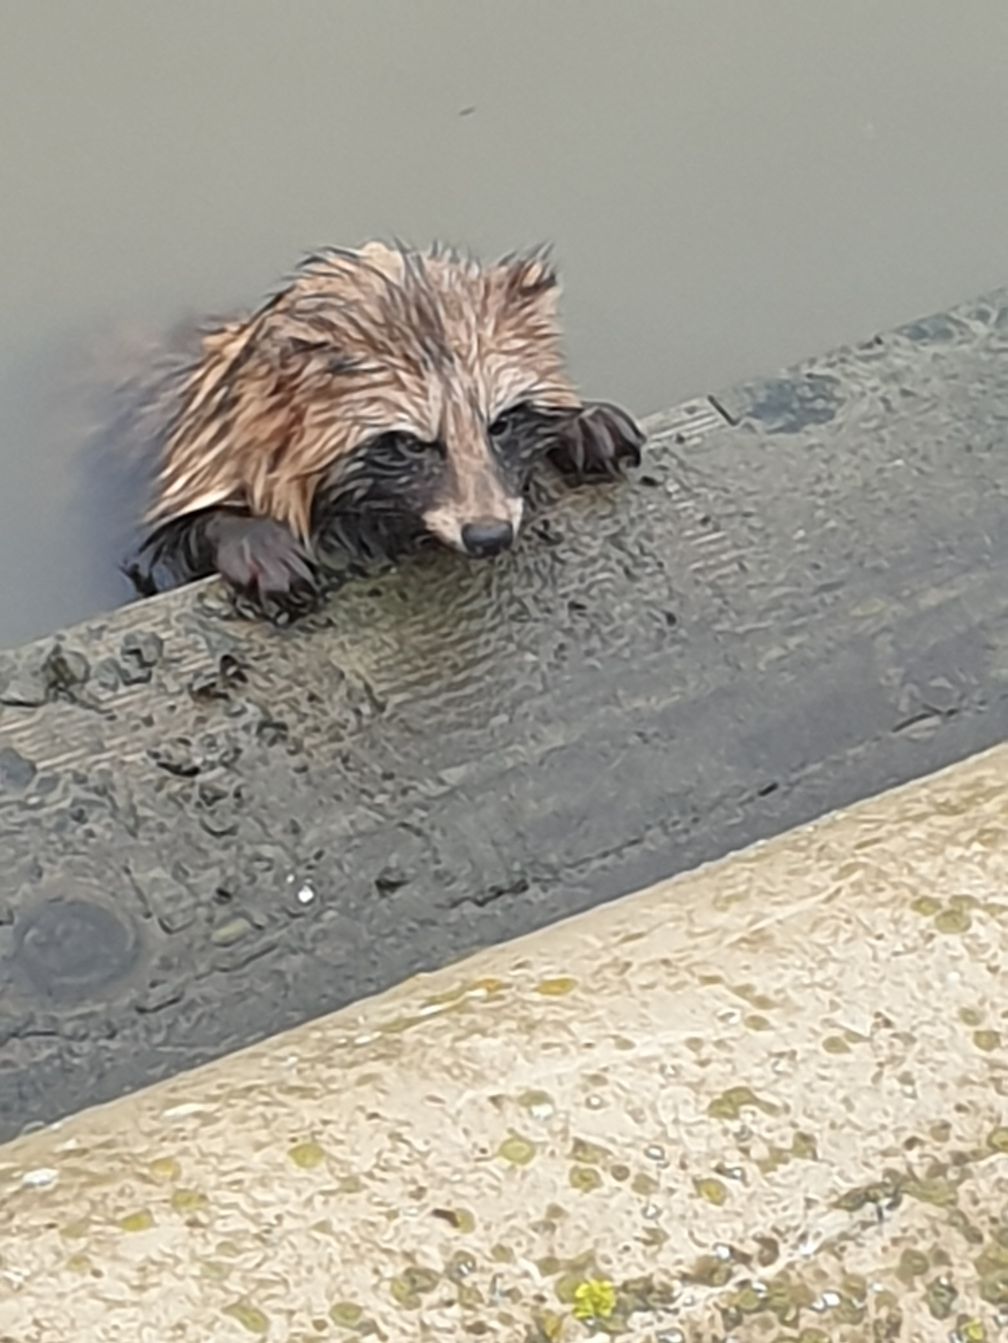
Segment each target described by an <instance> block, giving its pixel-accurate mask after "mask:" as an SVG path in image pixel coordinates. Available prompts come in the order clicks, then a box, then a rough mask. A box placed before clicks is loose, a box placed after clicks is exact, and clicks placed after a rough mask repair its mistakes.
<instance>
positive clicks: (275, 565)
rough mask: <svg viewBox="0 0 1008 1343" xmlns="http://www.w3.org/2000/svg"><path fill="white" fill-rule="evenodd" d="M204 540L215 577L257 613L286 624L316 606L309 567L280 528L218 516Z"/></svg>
mask: <svg viewBox="0 0 1008 1343" xmlns="http://www.w3.org/2000/svg"><path fill="white" fill-rule="evenodd" d="M207 534H208V539H209V540H210V542H211V543H212V545H213V548H214V560H215V567H216V569H217V572H218V573H219V574H220V575H221V577H222V578H223V579H224V580H225V581H226V582H227V583H228V584H230V586H231V587H232V588H234V589H235V591H236V592H237V593H238V595H239V596H240V597H242V598H244V599H245V600H246V601H248V602H249V603H251V605H252V607H253V608H254V609H255V610H256V611H257V612H258V613H260V614H262V615H265V616H268V617H270V618H276V617H280V618H282V619H286V620H292V619H294V618H296V617H297V616H301V615H306V614H308V612H310V611H312V610H314V609H315V607H316V606H317V605H318V603H319V599H320V593H319V582H318V575H317V573H316V570H315V566H314V564H313V563H312V560H311V558H310V557H309V555H308V552H307V551H306V550H305V548H304V546H303V545H302V544H301V543H300V542H299V541H298V539H297V537H296V536H294V534H293V533H292V532H291V531H290V530H289V529H288V528H287V527H284V526H283V525H282V524H281V523H278V522H274V521H273V519H272V518H251V517H246V516H243V515H242V514H237V513H233V514H225V513H223V512H221V513H219V514H218V515H217V516H216V517H215V518H214V519H213V521H212V523H211V524H210V525H209V526H208V528H207Z"/></svg>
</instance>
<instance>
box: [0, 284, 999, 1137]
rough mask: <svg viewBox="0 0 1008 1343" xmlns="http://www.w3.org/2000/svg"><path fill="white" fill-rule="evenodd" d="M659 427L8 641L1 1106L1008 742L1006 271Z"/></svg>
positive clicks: (208, 1049) (119, 1071)
mask: <svg viewBox="0 0 1008 1343" xmlns="http://www.w3.org/2000/svg"><path fill="white" fill-rule="evenodd" d="M651 428H652V432H653V443H652V448H651V451H650V454H649V457H648V460H647V463H646V465H645V468H644V469H643V471H642V472H641V473H640V475H639V478H638V481H637V483H636V485H632V486H626V487H617V488H614V489H602V490H589V491H582V492H578V493H569V494H563V495H560V496H557V497H555V498H551V499H549V500H547V501H546V503H545V505H544V511H543V513H542V515H541V518H540V521H539V522H538V523H537V524H536V525H535V527H533V528H532V529H531V530H530V531H529V532H528V533H527V534H526V536H525V538H524V541H523V544H522V546H521V547H520V549H519V551H518V552H517V553H516V554H515V555H514V556H512V557H509V558H508V559H507V560H505V561H502V562H500V563H495V564H493V565H484V566H472V565H466V564H465V562H464V561H462V560H457V559H455V558H453V557H451V556H449V555H447V554H443V555H435V556H430V557H427V558H425V559H422V560H418V561H417V562H415V563H411V564H409V565H406V566H404V567H403V568H401V569H400V570H399V571H397V572H395V573H391V574H385V575H381V576H379V577H376V578H374V579H368V580H364V581H360V582H357V583H352V584H350V585H349V586H347V587H345V588H344V589H343V590H342V591H341V592H340V593H339V594H338V595H337V596H336V598H335V599H334V601H333V602H332V604H331V606H330V607H329V608H328V609H327V610H326V611H325V612H324V613H323V614H322V615H320V616H319V617H318V618H314V619H313V620H311V621H310V622H308V623H306V624H305V625H304V626H299V627H295V628H293V629H292V630H288V631H282V630H275V629H272V628H263V627H260V626H256V625H252V624H248V623H245V622H242V621H240V620H236V619H229V618H228V617H229V615H230V614H231V613H230V612H229V610H228V607H227V604H226V603H225V602H223V601H222V598H221V594H220V592H219V590H218V589H217V588H216V587H214V586H212V585H210V586H204V587H201V588H200V589H198V590H195V591H192V592H189V593H185V594H180V595H174V596H172V597H169V598H165V599H158V600H157V601H156V602H153V603H150V604H146V605H141V606H138V607H134V608H129V609H126V610H122V611H120V612H117V613H115V614H114V615H111V616H109V617H108V618H107V619H104V620H99V621H94V622H91V623H90V624H87V625H84V626H81V627H80V628H77V629H73V630H70V631H68V632H67V633H66V634H65V635H64V636H62V637H61V638H60V639H59V640H57V641H51V640H50V641H47V642H44V643H40V644H37V645H33V646H30V647H28V648H25V649H21V650H18V651H17V652H16V653H12V654H9V655H4V656H3V657H2V658H0V974H2V976H3V983H4V986H5V991H4V993H3V996H2V998H0V1132H2V1133H3V1134H7V1135H10V1134H13V1133H14V1132H16V1131H18V1130H20V1129H22V1128H23V1127H24V1126H25V1125H26V1124H37V1123H39V1122H41V1121H46V1120H51V1119H53V1118H55V1117H57V1116H59V1115H62V1114H66V1113H69V1112H71V1111H73V1110H75V1109H77V1108H78V1107H80V1106H82V1105H84V1104H86V1103H88V1102H93V1101H98V1100H102V1099H105V1098H109V1097H113V1096H115V1095H118V1094H120V1093H122V1092H124V1091H126V1090H129V1089H131V1088H133V1087H135V1086H138V1085H140V1084H143V1083H146V1082H149V1081H152V1080H154V1079H156V1078H160V1077H165V1076H167V1075H169V1074H171V1073H173V1072H175V1071H176V1070H177V1069H179V1068H180V1067H183V1066H186V1065H190V1064H194V1063H198V1062H200V1061H203V1060H206V1059H210V1058H212V1057H215V1056H217V1055H220V1054H223V1053H226V1052H227V1051H229V1050H231V1049H234V1048H235V1047H237V1046H240V1045H243V1044H246V1043H248V1042H251V1041H253V1040H255V1039H258V1038H262V1037H264V1036H266V1035H268V1034H270V1033H271V1032H274V1031H277V1030H280V1029H282V1028H285V1027H288V1026H291V1025H293V1024H296V1023H298V1022H301V1021H303V1020H305V1019H306V1018H310V1017H312V1016H314V1015H316V1014H319V1013H322V1012H326V1011H329V1010H332V1009H334V1008H337V1007H339V1006H341V1005H343V1004H346V1003H348V1002H350V1001H352V1000H354V999H356V998H359V997H360V996H361V995H363V994H366V993H369V992H372V991H375V990H378V989H381V988H383V987H385V986H387V985H390V984H392V983H395V982H398V981H399V980H401V979H402V978H404V977H405V976H407V975H409V974H411V973H412V972H415V971H417V970H421V969H429V968H432V967H435V966H437V965H440V964H445V963H447V962H450V961H451V960H453V959H456V958H458V957H460V956H462V955H463V954H465V953H466V952H468V951H469V950H471V949H473V948H476V947H479V946H482V945H487V944H489V943H493V942H497V941H500V940H501V939H502V938H504V937H507V936H512V935H515V934H518V933H521V932H525V931H529V930H531V929H534V928H537V927H541V926H542V925H544V924H547V923H549V922H551V921H553V920H555V919H557V918H559V917H561V916H563V915H568V914H572V913H575V912H577V911H579V910H584V909H586V908H588V907H590V906H592V905H595V904H597V903H599V902H600V901H603V900H606V899H608V898H610V897H613V896H615V895H618V894H620V893H623V892H626V891H628V890H633V889H636V888H638V887H640V886H642V885H644V884H647V883H649V882H652V881H654V880H657V879H659V878H661V877H664V876H667V875H669V874H671V873H673V872H676V871H681V870H684V869H687V868H690V867H692V866H694V865H695V864H697V863H698V862H700V861H702V860H706V859H709V858H713V857H716V856H718V855H720V854H723V853H725V852H727V851H729V850H731V849H734V848H737V847H739V846H741V845H742V844H745V843H748V842H750V841H753V840H755V839H758V838H760V837H764V836H767V835H769V834H772V833H776V832H778V831H780V830H781V829H783V828H785V827H787V826H789V825H792V824H795V823H798V822H801V821H803V820H807V819H809V818H811V817H813V816H816V815H819V814H821V813H822V812H823V811H824V810H827V809H829V808H831V807H834V806H837V805H843V804H845V803H847V802H848V801H850V800H852V799H855V798H858V797H863V796H866V795H869V794H872V793H875V792H878V791H879V790H881V789H882V788H885V787H887V786H889V785H891V784H893V783H895V782H899V781H902V780H906V779H909V778H912V777H916V776H918V775H920V774H922V773H924V772H927V771H929V770H931V769H933V768H937V767H939V766H941V765H943V764H946V763H948V762H950V761H953V760H956V759H961V758H962V757H964V756H966V755H969V754H971V753H972V752H974V751H976V750H978V749H981V748H983V747H986V746H989V745H992V744H993V743H995V742H998V741H1000V740H1003V739H1004V738H1005V736H1006V735H1008V578H1006V560H1008V449H1006V434H1008V294H1004V293H1000V294H996V295H994V296H992V297H990V298H988V299H987V300H985V301H983V302H977V303H974V304H970V305H968V306H966V307H964V308H962V309H961V310H958V311H956V312H954V313H952V314H949V315H945V316H942V317H939V318H935V319H932V320H930V321H926V322H920V323H916V324H914V325H913V326H911V327H909V328H907V329H906V330H903V331H900V332H897V333H895V334H892V335H889V336H886V337H884V338H880V339H877V340H873V341H871V342H869V343H868V344H866V345H864V346H862V347H860V348H857V349H845V350H841V351H840V352H838V353H835V354H833V355H830V356H828V357H826V358H823V359H819V360H815V361H812V362H810V363H809V364H808V365H806V366H805V367H803V368H801V369H798V370H797V371H795V372H793V373H791V374H788V375H786V376H783V377H780V378H777V379H773V380H770V381H767V382H762V383H759V384H756V385H754V386H752V387H746V388H741V389H737V390H735V391H733V392H730V393H726V394H723V395H720V396H718V397H716V398H713V399H712V400H711V401H699V402H696V403H694V404H692V405H689V406H685V407H681V408H680V409H679V410H677V411H675V412H673V413H671V414H670V415H668V416H664V417H658V419H657V420H656V421H655V422H654V423H653V424H652V426H651Z"/></svg>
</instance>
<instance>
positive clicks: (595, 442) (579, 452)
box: [549, 401, 647, 484]
mask: <svg viewBox="0 0 1008 1343" xmlns="http://www.w3.org/2000/svg"><path fill="white" fill-rule="evenodd" d="M646 441H647V436H646V434H645V433H644V432H643V430H642V429H641V428H640V426H639V425H638V424H637V422H636V420H634V419H633V418H632V417H631V416H630V415H629V414H627V412H626V411H625V410H622V409H621V408H620V407H619V406H614V405H612V404H611V403H610V402H607V401H586V402H585V404H584V405H583V406H582V408H581V410H580V411H579V412H578V413H577V414H576V415H574V416H572V417H571V418H570V419H569V420H566V421H565V422H564V423H563V424H562V425H561V427H560V429H559V431H558V433H557V437H556V441H555V443H554V445H553V446H552V447H551V448H550V451H549V458H550V461H551V462H552V463H553V465H554V466H555V467H556V468H557V470H558V471H559V472H560V473H561V474H562V475H564V476H567V477H568V478H570V479H571V481H572V483H575V484H581V483H585V484H591V483H597V482H600V481H606V480H613V479H614V478H616V477H618V476H620V475H622V474H623V470H624V468H625V467H626V466H640V463H641V449H642V448H643V447H644V444H645V442H646Z"/></svg>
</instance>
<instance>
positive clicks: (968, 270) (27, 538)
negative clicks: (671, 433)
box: [0, 0, 1008, 644]
mask: <svg viewBox="0 0 1008 1343" xmlns="http://www.w3.org/2000/svg"><path fill="white" fill-rule="evenodd" d="M0 16H2V19H3V23H2V34H3V41H2V44H0V119H2V125H3V128H4V129H3V136H2V138H0V199H2V201H3V215H2V219H3V230H2V238H3V247H2V250H0V293H2V294H3V299H4V301H3V305H2V309H0V481H2V484H0V566H2V573H3V581H2V582H0V642H2V643H7V644H10V643H15V642H17V641H19V640H22V639H25V638H28V637H31V636H33V635H36V634H40V633H44V632H46V631H47V630H50V629H53V628H55V627H57V626H59V625H61V624H64V623H66V622H69V621H72V620H75V619H78V618H80V617H83V616H85V615H87V614H90V613H92V612H94V611H97V610H100V609H102V608H104V607H108V606H110V605H112V604H114V603H116V602H117V601H119V600H121V599H122V597H123V596H124V591H125V590H124V586H123V583H122V581H121V579H120V578H119V576H118V574H117V573H116V571H115V567H114V562H115V558H116V554H115V542H114V536H115V528H114V527H113V526H112V525H111V522H112V518H113V515H114V514H115V512H116V509H117V506H118V507H121V504H120V505H117V501H116V498H115V495H114V492H113V491H110V493H109V501H108V515H107V516H106V517H105V518H104V519H102V517H101V516H95V515H92V514H90V513H88V514H84V513H82V512H81V510H80V507H79V495H80V486H81V480H80V472H81V470H82V466H81V454H80V446H79V445H80V432H79V431H80V426H79V425H78V423H77V422H76V420H75V417H74V413H73V411H72V410H70V409H68V407H67V406H66V405H65V404H64V402H63V399H62V394H61V392H60V390H59V389H60V387H61V385H62V384H61V382H60V378H59V373H60V370H62V369H63V368H64V367H65V365H66V362H67V360H68V359H73V358H74V357H75V356H76V355H80V354H82V353H83V354H87V353H88V352H89V350H90V348H91V346H92V345H93V343H94V341H95V340H96V335H95V333H96V332H97V331H99V330H100V329H102V328H103V327H106V326H109V325H112V326H118V325H120V324H130V323H139V324H140V325H141V326H147V327H150V328H151V329H153V330H157V329H158V328H159V327H161V326H165V325H167V324H169V323H170V322H172V321H173V320H174V319H175V318H177V317H179V316H181V315H185V314H188V313H190V312H193V311H197V312H199V311H219V310H220V309H221V308H223V307H227V306H230V305H241V304H243V303H245V302H250V301H254V300H255V299H256V297H257V296H258V295H259V293H260V292H261V291H262V290H263V289H265V288H267V287H269V286H270V285H271V284H272V282H273V281H274V279H275V278H276V277H277V276H278V275H280V274H282V273H283V272H284V271H285V270H286V269H287V268H288V267H289V266H290V265H291V264H292V263H293V262H294V261H295V260H296V259H297V257H298V256H299V255H300V253H301V252H302V251H304V250H307V249H309V248H311V247H314V246H316V245H318V244H324V243H327V242H344V243H346V242H351V243H352V242H357V241H360V240H363V239H365V238H367V237H369V236H373V235H390V234H398V235H400V236H404V237H406V238H409V239H410V240H413V241H416V242H426V241H427V240H429V239H430V238H431V237H434V236H438V237H442V238H445V239H449V240H452V241H458V242H463V243H468V244H470V245H472V246H473V247H475V248H477V249H479V250H482V251H486V252H497V251H504V250H508V249H510V248H511V247H513V246H516V245H519V244H523V243H526V242H529V241H534V240H537V239H539V238H550V239H553V240H555V242H556V245H557V250H558V255H559V259H560V261H561V263H562V265H563V268H564V272H565V276H566V289H567V297H566V313H567V324H568V329H569V345H570V351H571V356H572V360H573V364H574V368H575V371H576V373H577V375H578V377H579V379H580V380H581V381H582V383H583V385H584V386H585V387H586V389H588V390H589V391H590V392H591V393H594V394H597V395H604V396H611V397H614V398H617V399H621V400H623V401H625V402H627V403H628V404H630V405H632V406H633V407H634V408H635V409H637V410H638V411H640V412H642V413H643V412H647V411H649V410H653V409H657V408H659V407H661V406H664V405H667V404H669V403H672V402H675V401H678V400H680V399H682V398H684V397H687V396H691V395H694V394H698V393H703V392H706V391H710V390H713V389H716V388H718V387H720V386H723V385H725V384H728V383H730V382H733V381H735V380H737V379H740V378H744V377H748V376H752V375H755V374H758V373H760V372H764V371H769V370H771V369H773V368H775V367H777V366H779V365H781V364H783V363H786V362H788V361H791V360H793V359H796V358H799V357H801V356H803V355H805V354H808V353H812V352H814V351H817V350H821V349H824V348H826V347H828V346H830V345H833V344H836V343H838V342H841V341H845V340H849V339H856V338H860V337H862V336H866V335H868V334H870V333H871V332H872V331H874V330H875V329H877V328H880V327H885V326H889V325H892V324H893V323H896V322H898V321H902V320H905V319H908V318H910V317H913V316H915V315H918V314H920V313H924V312H928V311H931V310H934V309H937V308H940V307H942V306H944V305H946V304H949V303H952V302H954V301H956V300H958V299H961V298H963V297H965V296H967V295H969V294H971V293H974V292H979V291H981V290H983V289H984V288H986V287H989V286H991V285H994V284H999V283H1002V282H1004V281H1005V280H1006V279H1008V227H1006V224H1008V139H1006V136H1005V126H1006V124H1008V81H1006V80H1005V77H1004V68H1005V59H1006V56H1008V7H1006V6H1005V5H1004V4H1003V0H973V3H972V4H970V5H969V6H965V7H954V6H950V5H948V4H947V3H943V2H942V0H888V2H887V3H886V4H885V5H881V4H878V3H876V2H873V0H844V3H843V4H837V3H835V0H830V2H829V3H827V0H763V3H761V4H754V3H752V0H674V2H670V3H664V4H663V3H659V2H658V0H622V2H621V3H619V4H615V3H611V0H610V2H608V3H607V2H606V0H551V2H550V3H549V4H543V3H542V0H507V2H506V3H501V0H425V3H423V4H416V3H407V0H395V2H393V0H386V3H382V4H375V3H374V0H340V2H339V3H336V2H335V0H298V3H297V4H282V3H280V2H279V0H213V3H212V4H207V3H206V0H172V2H171V3H167V0H166V2H165V3H160V4H158V3H154V0H146V3H140V4H138V3H136V0H89V3H88V4H86V5H84V4H80V5H69V4H66V3H65V2H64V0H33V2H32V3H31V4H26V3H23V0H6V3H4V4H3V5H2V7H0ZM103 488H104V487H103ZM106 524H108V525H106Z"/></svg>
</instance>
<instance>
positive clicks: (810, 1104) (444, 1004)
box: [0, 747, 1008, 1343]
mask: <svg viewBox="0 0 1008 1343" xmlns="http://www.w3.org/2000/svg"><path fill="white" fill-rule="evenodd" d="M1006 781H1008V747H1002V748H1000V749H998V750H995V751H993V752H991V753H989V754H987V755H986V756H983V757H981V758H977V759H974V760H971V761H968V762H966V763H965V764H962V765H958V766H956V767H954V768H953V769H951V770H950V771H948V772H947V773H945V774H942V775H939V776H937V777H934V778H931V779H929V780H927V781H926V782H918V783H916V784H913V785H910V786H909V787H908V788H906V789H905V790H901V791H898V792H896V793H891V794H889V795H887V796H884V797H881V798H878V799H876V800H874V801H871V802H868V803H864V804H862V805H860V806H859V807H857V808H855V809H853V810H852V811H850V812H849V813H848V814H846V815H840V816H835V817H832V818H829V819H827V820H825V821H822V822H819V823H816V824H814V825H812V826H810V827H808V828H806V829H803V830H799V831H797V832H793V833H791V834H788V835H785V836H782V837H780V838H778V839H776V840H773V841H770V842H769V843H767V844H765V845H763V846H762V847H758V848H755V849H752V850H749V851H747V852H745V853H743V854H741V855H737V856H735V857H733V858H729V859H728V860H726V861H724V862H722V863H719V864H717V865H714V866H711V867H709V868H707V869H706V870H704V871H701V872H699V873H696V874H693V875H690V876H688V877H685V878H681V879H680V880H678V881H676V882H673V883H664V884H662V885H660V886H657V887H655V888H653V889H651V890H649V891H645V892H642V893H640V894H638V895H635V896H632V897H629V898H628V899H626V900H623V901H619V902H616V903H614V904H611V905H608V906H606V907H605V908H603V909H599V910H595V911H592V912H591V913H589V914H586V915H583V916H581V917H579V918H577V919H574V920H571V921H568V922H566V923H564V924H561V925H559V926H555V927H553V928H551V929H549V930H547V931H546V932H544V933H539V934H536V935H534V936H532V937H529V938H526V939H524V940H523V941H520V942H517V943H514V944H511V945H509V946H505V947H500V948H497V949H494V950H492V951H489V952H484V953H481V954H480V955H478V956H476V957H474V958H473V959H471V960H469V961H467V962H465V963H464V964H461V965H458V966H457V967H455V968H452V969H446V970H442V971H440V972H438V973H437V974H435V975H433V976H430V977H421V978H418V979H415V980H413V981H412V982H410V983H408V984H406V985H403V986H401V987H400V988H398V989H395V990H393V991H392V992H390V993H388V994H387V995H386V996H384V997H382V998H378V999H374V1000H371V1001H369V1002H366V1003H363V1004H360V1005H359V1006H357V1007H355V1008H350V1009H347V1010H345V1011H344V1012H342V1013H339V1014H336V1015H335V1016H332V1017H329V1018H327V1019H324V1020H321V1021H318V1022H316V1023H314V1024H312V1025H309V1026H305V1027H301V1028H300V1029H298V1030H296V1031H293V1032H291V1033H290V1034H288V1035H285V1036H281V1037H279V1038H276V1039H274V1040H271V1041H269V1042H267V1043H266V1044H264V1045H259V1046H257V1047H255V1048H254V1049H251V1050H249V1051H246V1052H244V1053H239V1054H236V1055H233V1056H231V1057H230V1058H228V1059H225V1060H222V1061H219V1062H217V1063H215V1064H211V1065H209V1066H208V1067H206V1068H204V1069H202V1070H200V1071H197V1072H193V1073H189V1074H186V1075H183V1076H179V1077H176V1078H174V1079H173V1080H171V1081H170V1082H167V1083H163V1084H161V1085H159V1086H157V1087H155V1088H152V1089H150V1090H148V1091H146V1092H144V1093H141V1094H139V1095H137V1096H134V1097H130V1098H127V1099H125V1100H123V1101H119V1102H117V1103H115V1104H113V1105H110V1106H108V1107H105V1108H104V1109H97V1110H92V1111H90V1112H87V1113H84V1114H82V1115H78V1116H76V1117H74V1118H72V1119H70V1120H68V1121H66V1122H65V1123H64V1124H63V1125H61V1126H59V1127H58V1128H55V1129H50V1130H47V1131H45V1132H43V1133H38V1134H33V1135H31V1136H29V1137H26V1138H22V1139H19V1140H17V1141H16V1142H14V1143H12V1144H9V1145H8V1146H6V1147H2V1148H0V1203H2V1206H3V1208H4V1218H3V1221H2V1222H0V1321H2V1323H0V1337H2V1338H3V1339H4V1340H5V1343H6V1340H10V1341H11V1343H13V1340H16V1343H55V1340H63V1339H67V1340H70V1339H73V1340H80V1341H81V1343H89V1341H90V1340H95V1341H96V1343H98V1341H100V1343H120V1341H121V1343H137V1340H140V1343H143V1341H144V1340H150V1343H166V1341H167V1340H169V1339H171V1340H178V1343H188V1341H189V1340H192V1343H197V1340H199V1343H203V1340H206V1339H214V1340H220V1343H228V1340H235V1343H238V1341H239V1340H241V1339H243V1338H244V1339H254V1338H261V1339H265V1340H275V1341H276V1343H295V1341H296V1343H309V1340H311V1341H312V1343H324V1340H339V1339H346V1340H349V1339H353V1338H361V1337H370V1338H375V1339H382V1340H388V1341H389V1343H404V1341H405V1340H411V1339H460V1340H461V1339H478V1338H483V1339H487V1340H500V1343H574V1341H575V1340H578V1339H587V1338H589V1337H595V1338H604V1337H609V1336H612V1335H615V1334H618V1335H619V1336H620V1337H621V1338H624V1339H626V1340H627V1341H628V1343H683V1340H688V1341H689V1343H714V1341H715V1340H717V1343H726V1340H729V1339H730V1340H732V1341H733V1343H765V1340H788V1341H790V1343H794V1341H795V1340H801V1341H802V1343H830V1341H833V1340H835V1341H836V1343H841V1341H843V1343H863V1341H864V1340H876V1343H899V1341H900V1340H903V1341H905V1343H939V1340H941V1341H942V1343H945V1341H947V1340H952V1341H953V1343H982V1340H989V1341H990V1343H993V1340H994V1339H995V1338H1000V1337H1002V1336H1003V1331H1004V1330H1005V1329H1006V1328H1008V1220H1006V1214H1005V1210H1006V1206H1008V1127H1006V1105H1005V1095H1006V1091H1008V1052H1006V1048H1005V1043H1006V1038H1008V1035H1006V1030H1008V1024H1006V1023H1008V1008H1006V997H1005V984H1006V983H1008V794H1006V788H1005V784H1006Z"/></svg>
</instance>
